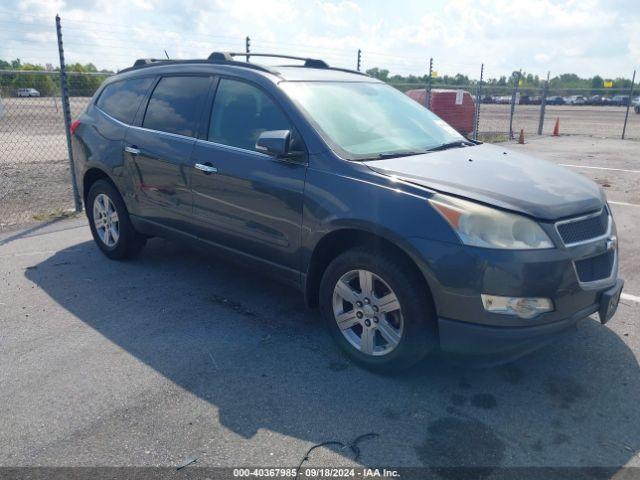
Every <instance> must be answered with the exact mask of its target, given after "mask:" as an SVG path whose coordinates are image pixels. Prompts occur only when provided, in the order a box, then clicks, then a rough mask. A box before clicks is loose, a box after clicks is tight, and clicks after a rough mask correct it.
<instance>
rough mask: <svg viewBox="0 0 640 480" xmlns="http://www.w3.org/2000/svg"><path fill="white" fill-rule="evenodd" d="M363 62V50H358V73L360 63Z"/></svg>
mask: <svg viewBox="0 0 640 480" xmlns="http://www.w3.org/2000/svg"><path fill="white" fill-rule="evenodd" d="M361 61H362V50H360V49H358V63H357V67H356V68H357V69H358V71H360V62H361Z"/></svg>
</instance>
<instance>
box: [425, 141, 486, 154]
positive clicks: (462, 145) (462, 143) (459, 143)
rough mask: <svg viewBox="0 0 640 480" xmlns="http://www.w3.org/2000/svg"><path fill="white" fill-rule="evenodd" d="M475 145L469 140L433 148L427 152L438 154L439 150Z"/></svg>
mask: <svg viewBox="0 0 640 480" xmlns="http://www.w3.org/2000/svg"><path fill="white" fill-rule="evenodd" d="M473 145H475V143H472V142H470V141H468V140H457V141H455V142H448V143H443V144H442V145H438V146H436V147H431V148H429V149H427V152H437V151H438V150H448V149H450V148H458V147H472V146H473Z"/></svg>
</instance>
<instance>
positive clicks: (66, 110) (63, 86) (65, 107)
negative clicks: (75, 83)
mask: <svg viewBox="0 0 640 480" xmlns="http://www.w3.org/2000/svg"><path fill="white" fill-rule="evenodd" d="M56 34H57V36H58V54H59V55H60V103H61V104H62V116H63V117H64V131H65V134H66V136H67V152H68V155H69V171H70V173H71V186H72V187H73V203H74V206H75V209H76V212H80V211H82V203H81V202H80V193H79V192H78V184H77V182H76V171H75V166H74V163H73V151H72V149H71V130H70V128H71V108H70V106H69V92H68V91H67V69H66V66H65V63H64V48H63V46H62V27H61V26H60V15H56Z"/></svg>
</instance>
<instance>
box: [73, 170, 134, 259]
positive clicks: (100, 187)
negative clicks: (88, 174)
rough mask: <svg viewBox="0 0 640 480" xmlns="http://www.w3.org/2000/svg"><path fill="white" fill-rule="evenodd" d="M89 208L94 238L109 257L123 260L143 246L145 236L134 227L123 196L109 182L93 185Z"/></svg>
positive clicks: (87, 205)
mask: <svg viewBox="0 0 640 480" xmlns="http://www.w3.org/2000/svg"><path fill="white" fill-rule="evenodd" d="M86 210H87V218H88V220H89V226H90V228H91V234H92V235H93V239H94V240H95V242H96V244H97V245H98V247H99V248H100V250H102V253H104V254H105V255H106V256H107V257H109V258H111V259H113V260H122V259H125V258H130V257H133V256H135V255H137V254H138V253H139V252H140V251H141V250H142V248H143V247H144V245H145V243H146V239H145V237H143V236H142V235H141V234H139V233H138V232H136V230H135V229H134V228H133V225H132V223H131V219H130V218H129V212H128V211H127V207H126V206H125V204H124V200H122V197H121V196H120V193H118V190H116V188H115V187H114V186H113V185H112V184H111V183H110V182H107V181H106V180H98V181H96V182H95V183H94V184H93V185H91V189H90V190H89V195H87V204H86Z"/></svg>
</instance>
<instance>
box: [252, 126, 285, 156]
mask: <svg viewBox="0 0 640 480" xmlns="http://www.w3.org/2000/svg"><path fill="white" fill-rule="evenodd" d="M290 146H291V132H290V131H289V130H267V131H265V132H262V133H261V134H260V136H259V137H258V141H257V142H256V150H257V151H258V152H262V153H266V154H267V155H273V156H274V157H276V158H277V157H286V156H288V155H289V153H290V152H289V147H290Z"/></svg>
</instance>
